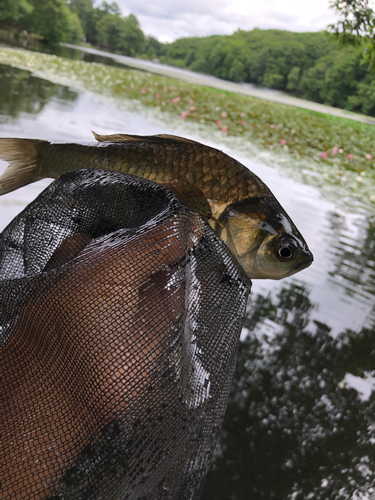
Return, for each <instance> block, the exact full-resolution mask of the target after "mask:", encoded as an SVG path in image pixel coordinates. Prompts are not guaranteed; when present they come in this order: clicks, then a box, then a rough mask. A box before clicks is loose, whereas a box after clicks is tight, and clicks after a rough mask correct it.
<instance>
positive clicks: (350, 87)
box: [160, 29, 375, 115]
mask: <svg viewBox="0 0 375 500" xmlns="http://www.w3.org/2000/svg"><path fill="white" fill-rule="evenodd" d="M160 60H161V61H162V62H165V63H167V64H171V65H176V66H179V67H183V68H187V69H190V70H192V71H197V72H202V73H207V74H210V75H214V76H217V77H219V78H224V79H225V80H232V81H234V82H248V83H254V84H256V85H260V86H264V87H268V88H271V89H277V90H282V91H285V92H289V93H291V94H293V95H295V96H297V97H301V98H303V99H307V100H309V101H315V102H319V103H324V104H327V105H329V106H336V107H340V108H344V109H347V110H350V111H359V112H361V113H364V114H368V115H375V74H374V73H372V72H370V71H369V70H368V68H367V66H365V65H363V64H362V61H363V59H362V55H361V52H360V50H359V49H358V48H354V47H342V46H339V44H338V42H337V41H336V40H335V39H334V38H333V37H332V36H330V35H328V34H326V33H323V32H317V33H294V32H289V31H281V30H260V29H253V30H252V31H241V30H239V31H237V32H236V33H234V34H233V35H228V36H210V37H206V38H181V39H179V40H176V41H175V42H173V43H171V44H169V45H167V46H166V52H165V53H164V54H162V55H161V57H160Z"/></svg>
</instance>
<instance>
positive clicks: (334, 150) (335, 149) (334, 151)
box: [332, 147, 339, 155]
mask: <svg viewBox="0 0 375 500" xmlns="http://www.w3.org/2000/svg"><path fill="white" fill-rule="evenodd" d="M338 152H339V148H336V147H334V148H333V149H332V154H334V155H337V153H338Z"/></svg>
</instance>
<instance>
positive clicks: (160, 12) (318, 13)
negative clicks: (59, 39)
mask: <svg viewBox="0 0 375 500" xmlns="http://www.w3.org/2000/svg"><path fill="white" fill-rule="evenodd" d="M116 1H117V3H118V5H119V6H120V8H121V10H122V13H123V14H124V15H128V14H130V13H133V14H135V15H136V16H137V18H138V21H139V23H140V26H141V28H142V30H143V32H144V33H145V34H146V35H152V36H154V37H156V38H158V39H159V40H160V41H163V42H166V41H173V40H176V38H181V37H186V36H208V35H214V34H220V35H230V34H232V33H234V32H235V31H236V30H237V29H238V28H240V29H242V30H251V29H253V28H255V27H258V28H262V29H270V28H275V29H282V30H289V31H319V30H322V29H325V28H326V27H327V25H328V24H329V23H330V22H332V21H333V20H334V19H335V15H334V12H333V11H332V10H330V9H329V8H328V4H329V0H247V1H246V0H116ZM96 3H99V2H96Z"/></svg>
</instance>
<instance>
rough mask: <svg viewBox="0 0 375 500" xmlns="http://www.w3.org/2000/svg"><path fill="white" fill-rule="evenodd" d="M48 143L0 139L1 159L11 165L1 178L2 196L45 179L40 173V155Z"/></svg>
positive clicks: (0, 188) (0, 191)
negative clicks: (40, 151)
mask: <svg viewBox="0 0 375 500" xmlns="http://www.w3.org/2000/svg"><path fill="white" fill-rule="evenodd" d="M46 142H47V141H40V140H37V139H0V159H1V160H5V161H7V162H8V163H9V166H8V168H7V169H6V170H5V172H4V173H3V175H2V176H1V177H0V195H2V194H6V193H9V192H10V191H14V190H15V189H18V188H20V187H22V186H26V184H30V183H31V182H35V181H37V180H39V179H41V178H42V177H43V175H40V172H39V165H38V153H39V150H40V147H41V145H42V144H46Z"/></svg>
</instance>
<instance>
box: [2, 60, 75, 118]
mask: <svg viewBox="0 0 375 500" xmlns="http://www.w3.org/2000/svg"><path fill="white" fill-rule="evenodd" d="M0 87H1V92H0V122H1V123H8V122H9V121H11V119H12V118H18V117H19V116H20V115H21V113H28V114H32V115H35V114H38V113H40V112H41V111H42V110H43V108H44V107H45V106H46V104H47V103H48V102H49V101H50V100H51V99H52V97H55V98H58V99H60V100H61V101H64V102H73V101H75V100H76V99H77V96H78V94H77V93H76V92H74V91H72V90H70V89H69V88H68V87H63V86H61V85H57V84H55V83H52V82H50V81H48V80H43V79H41V78H37V77H34V76H32V75H31V73H30V71H27V70H21V69H17V68H12V67H11V66H6V65H3V64H0Z"/></svg>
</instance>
